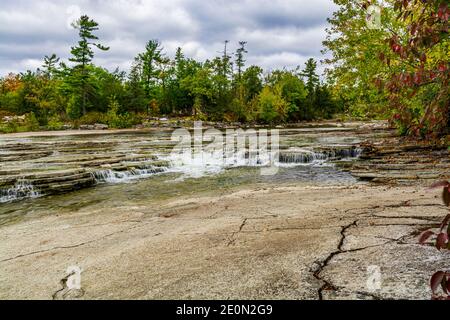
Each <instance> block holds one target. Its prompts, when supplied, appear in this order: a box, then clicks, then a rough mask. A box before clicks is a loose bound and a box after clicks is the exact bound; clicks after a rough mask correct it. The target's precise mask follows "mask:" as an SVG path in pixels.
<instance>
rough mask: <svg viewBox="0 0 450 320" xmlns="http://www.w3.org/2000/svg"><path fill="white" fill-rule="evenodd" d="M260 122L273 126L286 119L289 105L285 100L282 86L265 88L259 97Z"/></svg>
mask: <svg viewBox="0 0 450 320" xmlns="http://www.w3.org/2000/svg"><path fill="white" fill-rule="evenodd" d="M258 111H259V114H258V116H259V120H260V121H261V122H263V123H267V124H273V123H274V122H281V121H284V120H285V119H286V116H287V111H288V103H287V102H286V101H285V100H284V99H283V96H282V92H281V88H280V86H276V87H275V88H273V89H272V88H269V87H265V88H264V89H263V90H262V92H261V94H260V96H259V108H258Z"/></svg>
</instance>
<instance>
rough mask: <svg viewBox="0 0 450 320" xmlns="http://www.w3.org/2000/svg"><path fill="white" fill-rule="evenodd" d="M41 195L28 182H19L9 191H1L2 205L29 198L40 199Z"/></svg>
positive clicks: (0, 200) (0, 199) (0, 201)
mask: <svg viewBox="0 0 450 320" xmlns="http://www.w3.org/2000/svg"><path fill="white" fill-rule="evenodd" d="M40 196H41V194H40V193H39V191H37V190H36V189H35V188H34V187H33V185H32V184H31V183H29V182H27V181H17V182H16V184H15V185H14V186H13V187H11V188H8V189H3V190H0V203H7V202H12V201H18V200H23V199H29V198H37V197H40Z"/></svg>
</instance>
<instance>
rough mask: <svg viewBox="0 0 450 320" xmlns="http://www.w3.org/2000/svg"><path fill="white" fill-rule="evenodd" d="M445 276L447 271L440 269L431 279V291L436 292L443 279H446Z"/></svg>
mask: <svg viewBox="0 0 450 320" xmlns="http://www.w3.org/2000/svg"><path fill="white" fill-rule="evenodd" d="M444 277H445V272H443V271H439V272H436V273H435V274H434V275H433V276H432V277H431V280H430V287H431V291H433V294H435V293H436V290H437V288H438V286H439V285H440V284H441V283H442V279H444Z"/></svg>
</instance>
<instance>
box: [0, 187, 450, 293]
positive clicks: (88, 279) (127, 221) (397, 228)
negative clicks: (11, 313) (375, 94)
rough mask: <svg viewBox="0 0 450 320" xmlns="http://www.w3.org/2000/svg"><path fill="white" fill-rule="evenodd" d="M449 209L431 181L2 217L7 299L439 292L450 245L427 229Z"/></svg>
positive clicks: (2, 286) (256, 191)
mask: <svg viewBox="0 0 450 320" xmlns="http://www.w3.org/2000/svg"><path fill="white" fill-rule="evenodd" d="M446 213H447V210H446V208H445V207H443V206H442V205H440V199H439V194H435V193H429V192H427V191H425V189H424V188H423V187H411V186H408V187H407V186H399V187H388V186H370V185H356V186H347V187H304V186H268V187H267V188H261V187H258V188H255V187H253V188H248V187H247V188H242V189H239V190H235V191H234V192H231V193H229V194H227V195H225V196H220V197H219V196H217V197H213V196H201V197H200V196H199V197H197V198H192V197H191V198H189V199H187V198H186V199H179V200H175V201H170V202H169V203H167V202H160V203H159V204H156V205H155V204H154V203H153V204H152V205H151V206H150V205H149V206H146V205H143V204H140V205H139V206H136V207H133V208H130V207H126V208H123V207H120V206H117V207H111V208H108V209H107V210H106V209H98V208H97V209H95V210H94V209H92V208H90V207H83V208H80V209H79V210H74V211H72V212H68V213H65V214H63V215H59V216H55V215H48V216H38V217H34V218H33V219H24V220H21V221H19V222H16V223H11V224H5V225H3V226H0V270H1V272H0V299H13V298H14V299H17V298H18V299H22V298H24V299H53V298H57V299H106V298H112V299H213V298H217V299H429V298H430V295H431V293H430V290H429V288H428V281H429V278H430V276H431V274H432V273H433V272H434V271H436V270H438V269H445V268H447V269H448V268H450V255H449V253H439V252H438V251H437V250H435V249H434V248H433V247H427V246H425V247H424V246H420V245H418V244H417V238H418V235H419V233H420V231H421V230H424V229H427V228H434V227H437V226H438V225H439V223H440V221H441V220H442V217H444V216H445V214H446ZM69 266H79V267H80V268H81V269H82V270H83V272H82V274H81V285H82V290H79V291H77V292H70V290H68V288H67V283H66V282H67V275H66V274H65V270H66V269H67V267H69ZM373 266H376V267H377V268H378V269H379V271H380V279H379V280H380V285H379V288H377V289H373V288H371V287H369V286H368V285H367V284H368V279H369V278H370V276H371V275H370V273H369V272H368V268H369V269H370V268H371V267H373Z"/></svg>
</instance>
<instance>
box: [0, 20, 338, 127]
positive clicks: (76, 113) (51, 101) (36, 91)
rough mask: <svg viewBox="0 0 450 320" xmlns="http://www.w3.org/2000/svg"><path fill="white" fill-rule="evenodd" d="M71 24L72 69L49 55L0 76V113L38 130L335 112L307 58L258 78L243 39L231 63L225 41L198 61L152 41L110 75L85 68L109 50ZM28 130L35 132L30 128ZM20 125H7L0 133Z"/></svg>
mask: <svg viewBox="0 0 450 320" xmlns="http://www.w3.org/2000/svg"><path fill="white" fill-rule="evenodd" d="M73 26H74V28H75V29H76V30H77V31H78V36H79V40H78V42H77V44H76V45H75V46H74V47H72V48H71V51H70V52H71V57H70V58H69V61H70V62H71V64H70V65H69V64H66V63H65V62H61V60H60V58H58V57H57V56H56V55H55V54H52V55H48V56H45V57H44V61H43V64H42V67H41V69H38V70H37V71H36V72H32V71H28V72H26V73H21V74H18V75H8V76H7V77H4V78H2V79H0V111H1V112H8V113H11V114H16V115H24V114H28V113H33V114H34V116H35V119H36V120H37V121H38V122H39V124H40V125H42V126H46V127H47V128H48V129H50V130H59V129H62V128H63V127H64V125H63V123H65V122H68V121H69V122H72V124H73V126H74V127H78V126H79V125H81V124H85V125H93V124H96V123H102V124H108V125H109V127H111V128H128V127H131V126H133V125H136V124H139V123H142V121H143V120H144V119H142V116H141V115H142V114H146V117H147V118H148V117H150V116H155V117H158V116H161V115H173V116H192V117H193V118H194V119H199V120H211V121H230V122H236V121H240V122H255V121H260V122H263V123H276V122H287V121H302V120H311V119H314V118H316V117H331V116H332V115H333V114H334V113H335V111H336V110H335V109H336V108H337V107H336V103H335V101H336V99H335V94H334V91H332V90H331V89H330V90H328V87H326V88H325V86H323V85H321V84H319V83H318V79H319V78H318V76H317V74H316V66H317V63H316V62H315V61H314V60H312V59H310V60H309V61H308V63H307V64H306V67H305V70H304V73H302V74H299V72H298V69H297V70H293V71H287V70H275V71H273V72H271V73H270V74H268V75H267V76H266V77H265V78H264V77H263V70H262V69H261V68H260V67H258V66H250V67H248V68H246V66H245V63H246V60H245V55H246V54H247V50H246V42H245V41H241V42H239V46H238V49H237V51H236V52H235V54H234V58H235V61H234V62H233V61H232V57H231V55H230V54H229V53H228V50H227V45H228V41H225V47H224V51H223V54H221V55H220V56H218V57H216V58H214V59H212V60H206V61H204V62H198V61H195V60H194V59H190V58H187V57H186V56H185V55H184V53H183V51H182V49H181V48H178V49H177V52H176V54H175V57H174V59H170V58H168V57H167V56H166V55H165V53H164V50H163V47H162V46H161V43H160V42H159V41H158V40H150V41H148V42H147V44H146V46H145V50H144V52H142V53H140V54H138V55H137V56H136V58H135V60H134V63H133V65H132V67H131V70H130V71H129V73H128V74H127V73H125V72H123V71H120V70H118V69H117V70H115V71H113V72H111V71H109V70H106V69H104V68H101V67H99V66H96V65H94V64H93V63H92V61H93V58H94V49H99V50H102V51H107V50H108V49H109V48H107V47H104V46H102V45H101V44H100V43H98V37H97V36H96V35H95V33H96V31H98V29H99V27H98V24H97V23H96V22H95V21H94V20H92V19H91V18H89V17H88V16H82V17H80V19H78V20H77V21H76V22H75V23H74V25H73ZM302 77H304V78H305V81H306V84H305V82H304V80H303V79H302ZM63 119H64V120H63ZM33 122H34V121H33ZM28 127H29V128H30V130H35V129H36V125H35V124H34V125H31V126H28ZM22 128H25V127H24V126H22V125H21V124H20V123H17V124H16V123H8V124H4V125H2V129H1V130H2V131H8V132H15V131H18V130H22Z"/></svg>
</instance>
